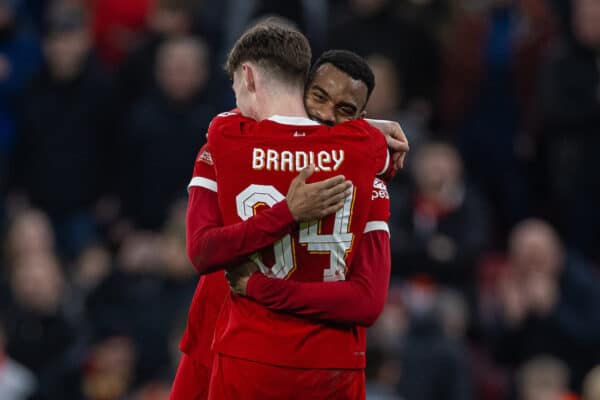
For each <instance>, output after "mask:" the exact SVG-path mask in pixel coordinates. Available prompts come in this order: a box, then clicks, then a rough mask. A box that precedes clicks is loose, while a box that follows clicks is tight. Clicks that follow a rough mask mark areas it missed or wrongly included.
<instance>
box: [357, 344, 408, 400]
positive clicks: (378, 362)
mask: <svg viewBox="0 0 600 400" xmlns="http://www.w3.org/2000/svg"><path fill="white" fill-rule="evenodd" d="M365 377H366V388H367V390H366V393H367V399H369V400H402V398H401V397H400V395H399V394H398V393H397V390H396V386H398V382H399V379H400V365H399V363H398V361H397V360H395V359H394V358H393V357H391V356H390V355H389V354H388V353H386V352H385V351H384V350H382V349H381V348H379V347H373V346H371V347H369V348H368V349H367V368H366V370H365Z"/></svg>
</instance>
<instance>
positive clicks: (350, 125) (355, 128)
mask: <svg viewBox="0 0 600 400" xmlns="http://www.w3.org/2000/svg"><path fill="white" fill-rule="evenodd" d="M332 130H334V131H336V130H337V131H338V132H341V133H343V134H349V133H350V134H354V135H359V136H364V137H367V138H369V137H372V136H375V135H378V136H381V132H379V131H378V130H377V129H376V128H374V127H372V126H371V125H370V124H369V123H368V122H367V121H365V120H364V119H355V120H351V121H346V122H342V123H341V124H338V125H336V126H334V127H333V128H332Z"/></svg>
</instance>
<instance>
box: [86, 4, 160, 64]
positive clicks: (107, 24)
mask: <svg viewBox="0 0 600 400" xmlns="http://www.w3.org/2000/svg"><path fill="white" fill-rule="evenodd" d="M90 3H91V4H92V7H91V14H92V17H93V21H92V31H93V37H94V42H95V47H96V49H97V50H98V54H99V56H100V59H101V60H102V61H103V63H105V64H106V65H108V66H115V65H117V64H118V63H119V62H121V61H122V59H123V57H124V56H125V54H126V53H127V52H128V51H129V50H131V49H132V48H133V47H134V46H135V45H136V44H137V43H139V42H140V41H141V39H142V35H143V31H144V28H145V23H146V16H147V15H148V12H149V10H150V7H151V4H152V1H151V0H127V1H123V0H102V1H93V2H90Z"/></svg>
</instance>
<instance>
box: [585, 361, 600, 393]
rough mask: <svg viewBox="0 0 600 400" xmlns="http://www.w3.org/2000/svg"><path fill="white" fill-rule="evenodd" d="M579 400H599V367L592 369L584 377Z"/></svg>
mask: <svg viewBox="0 0 600 400" xmlns="http://www.w3.org/2000/svg"><path fill="white" fill-rule="evenodd" d="M581 399H582V400H596V399H600V366H596V367H594V369H592V370H591V371H590V372H588V374H587V375H586V376H585V380H584V381H583V389H582V396H581Z"/></svg>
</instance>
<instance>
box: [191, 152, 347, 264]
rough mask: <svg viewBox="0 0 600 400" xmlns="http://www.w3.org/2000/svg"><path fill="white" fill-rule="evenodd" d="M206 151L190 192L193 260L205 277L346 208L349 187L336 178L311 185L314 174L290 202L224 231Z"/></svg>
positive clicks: (295, 187)
mask: <svg viewBox="0 0 600 400" xmlns="http://www.w3.org/2000/svg"><path fill="white" fill-rule="evenodd" d="M203 151H208V150H207V149H206V148H204V149H202V150H201V152H200V153H199V156H198V161H197V162H196V166H195V168H194V177H193V178H192V181H191V182H190V186H189V199H188V210H187V218H186V222H187V230H186V241H187V251H188V257H189V259H190V261H191V262H192V264H193V265H194V267H195V268H196V270H197V271H198V272H199V273H200V274H207V273H210V272H213V271H216V270H219V269H224V268H226V267H227V266H228V265H231V263H232V262H241V257H242V256H245V255H248V254H251V253H253V252H255V251H257V250H259V249H262V248H264V247H267V246H269V245H271V244H273V243H274V242H275V241H277V240H279V239H280V238H281V237H282V236H284V235H286V234H288V233H290V232H291V230H292V229H294V228H295V227H296V222H297V221H306V220H311V219H317V218H321V217H323V216H325V215H329V214H331V213H335V212H336V211H337V210H339V209H340V208H341V207H342V206H343V203H344V199H345V197H346V196H347V193H348V189H349V187H350V183H349V182H347V181H345V179H344V178H343V177H334V178H330V179H327V180H325V181H321V182H315V183H311V184H307V183H306V182H305V181H306V179H307V178H308V177H309V176H310V175H311V174H312V172H313V171H314V168H313V167H311V168H307V169H306V170H304V171H302V172H301V173H300V174H299V175H298V177H296V178H295V179H294V180H293V181H292V184H291V185H290V188H289V190H288V193H287V196H286V200H284V201H281V202H279V203H277V204H275V206H274V207H272V208H270V209H267V210H264V211H262V212H260V213H258V214H257V215H255V216H253V217H251V218H249V219H247V220H246V221H243V222H239V223H237V224H233V225H228V226H223V221H222V219H221V213H220V209H219V204H218V197H217V182H216V179H215V171H214V166H213V165H212V162H210V161H209V160H210V156H205V157H204V159H205V160H203V156H202V152H203Z"/></svg>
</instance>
